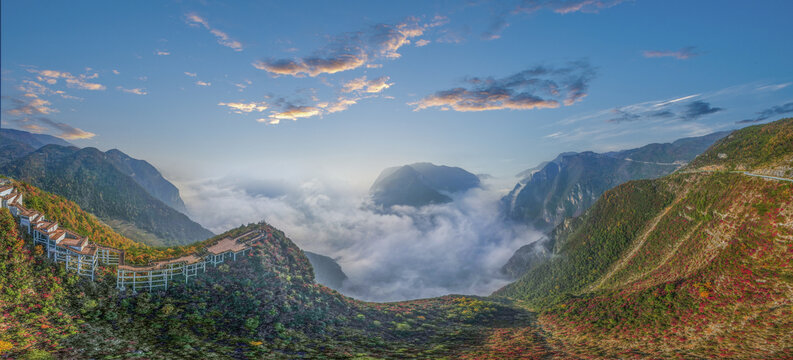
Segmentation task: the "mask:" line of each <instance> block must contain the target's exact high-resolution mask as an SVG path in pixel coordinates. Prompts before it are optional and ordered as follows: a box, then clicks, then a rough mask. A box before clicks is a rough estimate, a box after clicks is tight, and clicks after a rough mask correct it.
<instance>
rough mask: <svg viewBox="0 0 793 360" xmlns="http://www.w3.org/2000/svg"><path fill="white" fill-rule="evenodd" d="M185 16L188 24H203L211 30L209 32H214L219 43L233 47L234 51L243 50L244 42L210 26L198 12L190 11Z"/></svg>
mask: <svg viewBox="0 0 793 360" xmlns="http://www.w3.org/2000/svg"><path fill="white" fill-rule="evenodd" d="M185 17H186V18H187V23H188V24H190V25H192V26H202V27H204V28H205V29H207V30H209V32H210V33H212V35H215V38H217V40H218V44H220V45H223V46H225V47H228V48H231V49H233V50H234V51H242V50H243V47H242V43H240V42H239V41H237V40H234V39H232V38H231V37H229V35H228V34H226V33H225V32H223V31H220V30H218V29H215V28H213V27H211V26H209V22H207V21H206V19H204V18H203V17H201V16H199V15H198V14H197V13H188V14H187V15H185Z"/></svg>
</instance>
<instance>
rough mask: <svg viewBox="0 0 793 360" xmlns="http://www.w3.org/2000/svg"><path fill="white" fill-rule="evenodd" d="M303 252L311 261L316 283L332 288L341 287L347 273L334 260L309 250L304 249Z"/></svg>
mask: <svg viewBox="0 0 793 360" xmlns="http://www.w3.org/2000/svg"><path fill="white" fill-rule="evenodd" d="M303 253H305V254H306V257H307V258H308V260H309V261H310V262H311V267H313V268H314V278H316V279H317V282H318V283H320V284H322V285H325V286H327V287H329V288H331V289H334V290H338V289H340V288H341V286H342V284H343V283H344V280H347V274H345V273H344V271H342V269H341V266H339V263H337V262H336V260H333V258H331V257H328V256H325V255H320V254H316V253H313V252H310V251H304V252H303Z"/></svg>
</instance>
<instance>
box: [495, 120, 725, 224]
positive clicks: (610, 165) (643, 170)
mask: <svg viewBox="0 0 793 360" xmlns="http://www.w3.org/2000/svg"><path fill="white" fill-rule="evenodd" d="M727 134H728V133H727V132H718V133H713V134H710V135H705V136H701V137H694V138H685V139H680V140H677V141H675V142H673V143H666V144H650V145H646V146H643V147H640V148H637V149H630V150H624V151H618V152H609V153H603V154H599V153H594V152H590V151H587V152H581V153H573V152H568V153H562V154H560V155H559V156H557V157H556V159H554V160H552V161H549V162H545V163H543V164H541V165H540V166H539V167H537V168H534V169H529V170H526V171H523V172H521V173H520V174H518V175H519V176H522V177H523V178H522V179H521V180H520V181H519V182H518V184H517V185H515V187H514V188H513V190H512V191H511V192H510V193H509V194H508V195H507V196H505V197H504V198H503V199H502V204H503V209H504V212H505V214H506V215H507V217H508V218H510V219H512V220H515V221H519V222H522V223H526V224H530V225H533V226H534V227H535V228H537V229H539V230H541V231H549V230H550V229H553V227H554V226H556V225H558V224H559V223H560V222H561V221H562V220H563V219H565V218H568V217H574V216H579V215H581V213H582V212H583V211H584V210H586V209H587V208H589V207H590V206H592V204H593V203H594V202H595V201H596V200H597V199H598V197H600V195H601V194H602V193H603V192H604V191H606V190H608V189H611V188H613V187H615V186H617V185H619V184H622V183H624V182H626V181H630V180H637V179H652V178H657V177H660V176H664V175H667V174H670V173H672V172H673V171H675V170H677V169H678V168H680V167H681V166H682V165H684V164H685V163H686V162H688V161H691V159H693V158H694V157H695V156H697V155H698V154H700V153H701V152H702V151H705V149H707V148H708V146H710V145H711V144H713V143H714V142H715V141H716V140H718V139H720V138H722V137H724V136H726V135H727Z"/></svg>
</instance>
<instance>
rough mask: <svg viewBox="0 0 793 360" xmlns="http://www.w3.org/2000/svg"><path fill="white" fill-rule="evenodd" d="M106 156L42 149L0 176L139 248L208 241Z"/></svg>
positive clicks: (89, 151)
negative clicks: (70, 206) (73, 206)
mask: <svg viewBox="0 0 793 360" xmlns="http://www.w3.org/2000/svg"><path fill="white" fill-rule="evenodd" d="M113 154H115V153H112V154H111V155H113ZM111 155H107V154H105V153H103V152H101V151H99V150H97V149H95V148H85V149H78V148H75V147H64V146H59V145H46V146H44V147H42V148H40V149H38V150H36V151H35V152H33V153H30V154H28V155H26V156H25V157H23V158H20V159H17V160H15V161H11V162H8V163H5V164H3V165H2V166H0V173H2V174H4V175H7V176H10V177H13V178H15V179H18V180H22V181H26V182H28V183H30V184H33V185H36V186H38V187H40V188H42V189H44V190H47V191H50V192H53V193H56V194H58V195H62V196H64V197H66V198H68V199H70V200H73V201H74V202H76V203H78V204H80V206H81V207H82V208H83V209H85V210H87V211H89V212H91V213H92V214H94V215H96V216H97V217H99V218H100V219H103V220H105V221H106V223H108V224H109V225H111V226H116V227H115V229H116V231H119V232H122V233H123V234H124V235H125V236H127V237H133V238H135V239H136V240H139V242H148V244H150V245H155V246H164V245H183V244H189V243H191V242H195V241H200V240H204V239H206V238H208V237H210V236H212V235H213V234H212V233H211V232H210V231H209V230H207V229H205V228H203V227H202V226H201V225H199V224H198V223H196V222H194V221H192V220H190V219H189V218H188V217H187V216H186V215H184V214H182V213H180V212H178V211H176V210H174V209H173V208H171V207H169V206H168V205H166V204H165V203H163V202H162V201H160V200H158V199H156V198H155V197H153V196H152V195H150V194H149V193H148V192H147V191H146V190H145V189H144V188H143V187H141V185H139V184H138V183H137V182H136V181H135V180H134V179H133V178H132V177H130V176H129V175H127V174H125V173H123V172H122V171H120V170H119V169H118V168H117V165H115V164H114V162H115V160H112V159H113V158H114V157H113V156H111ZM118 161H121V160H118ZM121 162H122V163H123V161H121ZM119 166H120V165H119Z"/></svg>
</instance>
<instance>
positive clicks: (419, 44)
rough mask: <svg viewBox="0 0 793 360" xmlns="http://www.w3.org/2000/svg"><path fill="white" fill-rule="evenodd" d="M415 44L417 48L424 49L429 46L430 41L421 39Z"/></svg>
mask: <svg viewBox="0 0 793 360" xmlns="http://www.w3.org/2000/svg"><path fill="white" fill-rule="evenodd" d="M414 44H415V45H416V47H422V46H427V45H429V44H430V41H429V40H427V39H419V40H416V42H415V43H414Z"/></svg>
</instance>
